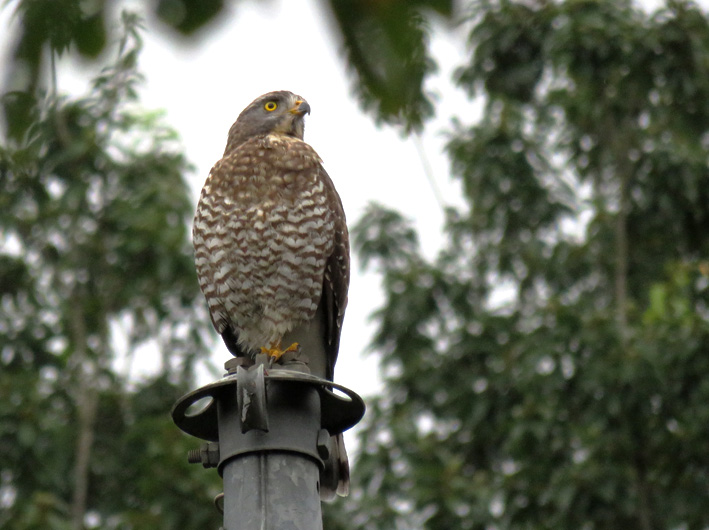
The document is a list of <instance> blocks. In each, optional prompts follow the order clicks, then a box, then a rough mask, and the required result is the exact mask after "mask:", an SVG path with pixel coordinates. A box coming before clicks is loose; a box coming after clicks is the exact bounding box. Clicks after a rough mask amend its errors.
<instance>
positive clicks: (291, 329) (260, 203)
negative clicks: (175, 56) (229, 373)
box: [192, 91, 350, 499]
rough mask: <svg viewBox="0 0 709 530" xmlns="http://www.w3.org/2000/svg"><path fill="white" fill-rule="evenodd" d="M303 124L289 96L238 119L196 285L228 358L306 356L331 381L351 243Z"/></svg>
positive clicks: (217, 183)
mask: <svg viewBox="0 0 709 530" xmlns="http://www.w3.org/2000/svg"><path fill="white" fill-rule="evenodd" d="M306 114H310V105H308V102H307V101H305V99H303V98H302V97H300V96H297V95H295V94H293V93H292V92H287V91H277V92H269V93H268V94H264V95H263V96H261V97H259V98H257V99H255V100H254V101H253V102H252V103H251V104H250V105H248V106H247V107H246V108H245V109H244V110H243V111H242V112H241V114H239V117H238V118H237V120H236V122H235V123H234V125H232V127H231V129H230V130H229V136H228V139H227V145H226V149H225V150H224V155H223V157H222V159H221V160H219V161H218V162H217V163H216V164H215V165H214V167H213V168H212V170H211V171H210V173H209V176H208V177H207V180H206V182H205V184H204V187H203V188H202V193H201V195H200V199H199V204H198V205H197V213H196V215H195V219H194V225H193V233H192V235H193V241H194V248H195V265H196V268H197V276H198V279H199V285H200V288H201V289H202V292H203V293H204V296H205V298H206V299H207V304H208V306H209V313H210V316H211V319H212V323H213V324H214V327H215V328H216V330H217V332H218V333H219V334H220V335H221V336H222V339H223V340H224V343H225V344H226V346H227V348H228V349H229V351H230V352H231V353H232V354H234V355H235V356H253V355H254V354H256V353H259V352H265V353H268V354H270V355H271V356H273V357H275V358H278V357H280V356H281V355H282V354H283V352H284V351H289V350H294V349H297V348H298V347H300V348H301V349H302V351H303V352H304V353H305V355H306V356H307V358H308V367H309V368H310V371H311V373H313V374H315V375H317V376H320V377H323V378H326V379H328V380H330V381H332V380H333V376H334V368H335V361H336V360H337V353H338V348H339V344H340V331H341V328H342V321H343V318H344V313H345V306H346V305H347V289H348V286H349V261H350V258H349V237H348V232H347V224H346V221H345V214H344V210H343V208H342V202H341V201H340V197H339V195H338V194H337V191H336V190H335V186H334V184H333V183H332V180H331V179H330V177H329V176H328V174H327V173H326V171H325V169H324V168H323V165H322V160H320V157H319V156H318V154H317V153H316V152H315V150H314V149H313V148H312V147H311V146H310V145H308V144H307V143H305V142H304V141H303V132H304V116H305V115H306ZM284 348H285V349H284ZM335 443H336V450H335V451H334V452H333V458H334V459H335V461H334V462H329V464H328V467H331V468H332V469H333V470H334V471H333V472H334V473H336V475H337V480H338V483H337V491H336V493H338V494H339V495H343V496H344V495H346V494H347V492H348V489H349V465H348V461H347V453H346V451H345V446H344V441H343V440H342V435H341V434H340V435H339V436H338V437H337V438H336V442H335ZM323 486H325V484H323ZM323 489H324V488H323ZM332 493H333V492H329V491H321V496H322V497H323V498H326V499H327V498H331V497H332V496H333V495H332Z"/></svg>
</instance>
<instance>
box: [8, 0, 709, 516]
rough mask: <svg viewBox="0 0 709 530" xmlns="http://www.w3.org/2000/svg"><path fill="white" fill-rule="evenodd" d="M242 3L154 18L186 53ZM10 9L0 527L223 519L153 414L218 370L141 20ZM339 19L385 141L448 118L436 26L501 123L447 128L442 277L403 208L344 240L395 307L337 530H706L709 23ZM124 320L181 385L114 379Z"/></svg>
mask: <svg viewBox="0 0 709 530" xmlns="http://www.w3.org/2000/svg"><path fill="white" fill-rule="evenodd" d="M233 3H234V4H238V2H233ZM224 4H226V2H223V1H219V0H217V1H196V0H194V1H191V0H164V1H163V0H159V1H158V0H156V1H154V2H152V3H151V4H150V6H151V7H150V8H151V9H152V10H153V12H154V13H156V14H157V17H158V19H159V20H161V21H162V22H164V23H165V24H167V25H168V26H169V27H172V28H174V29H175V30H176V31H177V32H178V33H179V34H182V35H184V36H185V38H196V37H198V36H199V31H198V30H199V28H201V27H204V25H205V24H206V23H207V22H208V21H210V20H214V19H215V17H217V16H219V14H220V13H221V12H223V7H224ZM10 5H12V6H14V7H15V9H16V10H17V11H16V12H17V14H18V17H19V20H20V21H21V24H20V32H19V33H18V35H17V38H16V41H15V49H14V50H15V51H14V55H13V58H12V64H11V65H10V68H11V75H9V76H8V79H9V84H8V85H7V87H6V88H5V90H4V91H3V96H2V103H3V109H4V112H5V114H4V115H5V126H6V131H7V136H6V138H5V145H3V146H2V151H1V152H0V155H1V158H0V177H1V178H2V185H3V187H2V189H3V193H2V195H0V200H1V201H2V208H0V230H1V233H2V237H3V241H4V242H5V246H4V247H3V248H4V250H3V252H2V253H0V302H1V303H2V306H3V313H2V315H1V316H0V329H2V333H1V334H0V341H2V344H0V385H1V386H0V388H1V389H2V390H1V392H0V395H2V396H3V397H6V396H7V397H6V398H5V399H3V400H2V403H0V452H1V453H2V454H3V455H4V456H5V458H4V459H3V463H2V464H0V508H2V510H0V526H6V525H7V524H10V522H11V523H12V528H13V529H14V528H17V529H18V530H24V529H34V528H57V529H63V528H73V529H78V528H81V527H82V525H86V526H90V527H101V528H134V529H139V528H146V529H147V528H182V529H189V528H205V527H206V526H210V527H214V528H216V527H217V526H218V518H216V519H215V515H216V514H215V513H213V512H214V510H213V509H212V508H211V507H210V506H209V501H208V499H209V498H210V497H211V496H213V494H214V493H215V491H214V490H213V488H214V484H213V481H211V479H210V480H208V479H209V477H207V476H206V474H204V473H203V472H201V470H186V465H185V464H184V453H185V438H184V437H182V436H181V435H180V433H179V432H178V431H177V429H176V428H175V427H173V426H172V425H171V424H169V420H168V419H167V416H166V415H165V411H166V410H168V409H169V407H170V405H171V404H172V403H173V402H174V399H175V398H176V397H177V396H179V395H180V394H181V393H182V392H184V391H185V390H186V389H187V388H188V385H189V373H190V367H191V365H192V363H193V362H194V361H195V356H194V354H195V352H199V351H204V346H203V343H204V339H203V338H202V337H200V336H199V335H194V334H193V333H191V330H192V329H193V328H192V327H189V326H185V323H186V322H193V321H195V320H199V319H204V315H203V314H201V313H200V311H201V310H200V308H202V307H203V304H202V303H201V301H200V300H199V297H198V294H197V287H196V286H197V284H196V281H195V280H194V276H193V274H194V273H193V272H192V263H191V257H190V250H189V244H188V237H187V228H186V227H187V225H188V221H187V220H188V218H189V216H190V215H191V205H190V204H189V201H188V200H187V199H186V197H187V195H186V191H185V186H184V181H183V175H184V173H185V171H187V168H188V164H187V162H186V161H185V160H184V158H183V157H182V156H181V155H180V154H179V148H178V147H177V146H176V144H175V139H176V138H175V134H174V132H173V131H171V130H170V129H169V128H167V127H166V126H165V125H164V124H163V123H162V122H161V120H160V117H159V116H158V115H156V114H154V113H146V112H144V111H136V109H135V106H131V105H126V102H128V103H130V102H131V101H134V100H135V90H134V86H135V82H136V81H137V79H138V74H137V73H136V72H135V68H134V66H135V57H136V55H137V54H138V53H139V48H140V37H139V33H138V32H137V30H136V25H135V20H134V19H132V18H131V17H130V16H126V17H124V19H123V21H124V24H123V26H122V27H123V29H121V30H120V31H121V33H119V34H118V33H117V34H116V35H113V34H112V33H111V32H113V31H118V29H117V28H118V25H117V24H114V23H113V18H115V17H116V14H115V12H114V11H113V10H114V9H115V6H113V5H112V4H109V3H108V2H103V1H101V0H99V1H95V2H79V1H78V0H18V1H16V2H14V3H11V4H10ZM323 5H324V6H325V7H326V8H327V9H328V10H329V12H330V13H331V14H332V16H333V20H334V21H335V23H336V27H337V28H338V36H339V38H341V43H342V46H343V50H344V52H345V56H346V58H347V61H348V65H349V67H350V70H351V72H352V74H353V78H354V85H353V86H354V90H355V92H356V93H357V95H358V97H359V99H360V101H361V103H362V106H363V108H364V109H365V110H367V111H368V112H370V113H371V114H372V116H373V117H374V118H375V119H376V120H377V121H379V122H380V123H385V124H390V125H395V126H397V127H399V128H401V129H402V130H403V131H407V132H410V131H415V130H419V129H421V128H422V127H424V126H425V124H426V120H427V118H430V117H431V116H432V115H433V114H434V113H435V104H434V98H433V97H432V95H431V94H429V93H428V92H427V91H426V89H425V83H426V80H427V78H428V77H429V76H430V75H431V74H432V73H434V72H435V71H436V62H435V60H434V58H433V56H432V54H431V52H430V47H429V41H430V38H431V35H432V31H433V30H432V27H433V26H434V25H436V24H437V23H438V22H439V21H441V20H443V21H450V20H454V19H460V21H461V23H463V24H464V27H465V28H468V29H469V42H468V49H469V57H468V60H467V61H466V62H465V63H464V64H461V65H460V68H459V69H458V71H457V73H456V78H455V80H456V82H457V84H458V86H459V87H460V88H461V89H462V90H464V91H466V93H467V94H468V95H469V97H470V98H471V99H476V100H477V101H480V102H481V103H480V104H481V105H484V110H485V112H484V113H483V118H482V119H481V120H480V121H479V122H475V123H470V122H468V121H467V119H466V117H465V116H460V117H458V119H457V120H455V121H454V123H452V125H451V127H450V130H449V131H448V134H449V138H450V139H449V142H448V148H447V154H448V156H449V158H450V160H451V162H452V167H453V175H452V176H453V178H455V179H457V180H458V181H459V182H460V183H461V189H462V192H463V199H464V201H465V206H464V207H459V208H453V207H450V208H447V210H446V216H447V224H446V229H445V242H444V244H443V247H442V250H441V251H440V253H439V255H438V256H437V257H436V258H435V259H433V260H429V259H426V258H425V257H424V256H423V255H422V253H421V251H420V249H419V247H418V241H417V234H416V232H415V230H414V229H413V228H412V223H411V222H410V220H409V219H408V218H407V215H406V213H399V212H393V211H389V210H386V209H384V208H382V207H379V206H376V205H372V207H371V209H370V211H369V212H367V215H366V216H365V217H364V218H363V219H362V220H361V221H360V222H359V223H358V225H357V227H356V229H355V230H354V235H355V238H354V241H355V247H356V250H357V252H359V255H360V257H361V258H362V259H363V261H364V263H365V266H367V267H369V268H374V269H376V270H377V271H379V272H380V273H381V275H382V281H383V287H384V289H385V292H386V301H385V303H384V305H383V306H382V307H381V308H379V310H378V311H377V312H376V313H375V315H374V318H375V319H376V322H377V324H378V329H377V334H376V337H375V340H374V343H373V345H372V346H373V349H374V350H375V351H376V352H377V354H378V355H380V356H381V360H382V368H383V372H384V377H385V383H386V388H387V392H386V395H384V396H382V397H380V398H378V399H376V400H373V402H371V403H370V404H369V411H368V415H367V417H366V419H365V426H364V428H363V429H362V434H361V440H362V445H363V452H362V454H361V455H360V457H359V458H358V462H357V465H356V468H355V469H354V470H353V477H354V486H355V487H354V491H353V494H352V496H351V497H350V498H349V499H348V500H347V501H346V503H344V504H343V503H340V504H335V505H332V506H328V507H327V511H326V528H328V529H330V530H333V529H335V528H343V529H344V528H348V529H351V528H362V529H368V530H370V529H371V530H374V529H386V530H390V529H392V528H399V529H409V528H411V529H413V528H429V529H446V530H447V529H450V528H460V529H466V528H474V529H488V528H497V529H508V528H509V529H513V528H555V529H556V528H582V529H592V528H629V529H633V528H637V529H640V530H650V529H661V528H703V527H705V526H707V525H709V515H708V514H707V513H706V509H705V508H704V507H705V505H706V504H707V503H708V502H709V498H708V497H709V489H708V488H707V485H708V484H709V447H708V446H709V405H707V403H709V383H707V382H705V381H704V377H703V375H704V374H705V373H707V372H708V371H709V355H708V353H709V307H708V303H709V242H708V239H707V237H706V236H705V234H707V233H709V178H708V177H709V174H708V173H709V169H708V168H709V166H708V163H709V21H708V19H707V16H706V14H705V13H704V12H703V11H702V10H701V9H699V8H698V7H697V6H696V5H695V4H694V3H693V2H690V1H686V0H668V1H667V2H665V3H664V4H663V5H662V6H661V7H660V8H659V9H658V10H657V11H655V12H652V13H648V12H647V11H644V10H642V9H640V8H639V7H638V6H637V5H636V4H634V3H632V2H630V1H629V0H593V1H591V0H569V1H565V2H552V1H545V0H536V1H524V2H523V1H518V2H514V1H509V0H507V1H506V0H471V1H469V2H463V3H461V5H459V6H458V9H457V10H455V11H454V9H453V2H452V0H448V1H445V0H428V1H426V0H417V1H405V0H390V1H387V2H372V1H367V0H357V1H347V0H328V1H325V0H323ZM437 27H439V26H437ZM116 38H120V39H121V45H120V46H119V53H118V56H117V59H115V60H113V59H107V55H106V54H108V53H109V49H110V46H109V44H110V43H111V42H114V41H115V39H116ZM47 51H50V52H51V53H47ZM59 53H79V54H81V55H83V56H85V57H95V58H97V59H96V60H99V61H103V62H106V64H108V66H107V69H106V70H105V71H104V74H103V75H102V76H100V77H99V78H98V79H97V80H96V82H95V86H94V89H93V91H92V93H91V94H89V95H88V96H87V97H86V98H83V99H79V100H67V99H63V98H61V97H60V96H56V95H53V94H51V91H49V92H48V91H47V84H48V83H47V77H49V72H51V68H49V65H47V64H44V62H45V61H46V60H47V58H48V57H49V58H51V57H52V56H53V55H54V54H59ZM48 95H49V96H51V97H48ZM444 96H445V95H444ZM136 204H137V205H140V207H136V206H135V205H136ZM126 279H130V281H129V282H126ZM116 321H119V322H122V323H123V325H124V327H125V328H126V329H127V330H128V336H129V347H128V349H129V350H130V351H134V349H135V347H136V346H137V345H139V344H142V343H145V342H146V341H149V340H153V341H155V340H157V341H158V343H159V344H160V345H161V346H162V347H163V350H162V351H164V352H166V353H165V355H164V360H163V364H164V368H165V370H164V373H165V374H166V375H165V376H164V377H161V378H157V379H155V380H153V381H147V382H145V383H141V384H140V385H138V386H137V387H135V385H133V386H131V384H130V382H128V381H124V380H122V379H121V377H120V376H118V375H117V374H116V373H115V371H114V370H113V369H112V365H111V362H112V360H113V359H114V358H115V356H116V354H117V352H116V345H115V343H114V341H112V340H111V327H110V326H111V323H112V322H116ZM195 329H196V328H195ZM200 329H207V324H206V323H205V324H204V326H201V327H200ZM67 423H69V424H70V425H71V428H70V429H67V428H66V425H67ZM87 448H92V450H90V451H89V450H87ZM192 471H194V472H192ZM99 492H100V494H99Z"/></svg>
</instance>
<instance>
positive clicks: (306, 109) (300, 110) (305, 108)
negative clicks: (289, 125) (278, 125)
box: [290, 99, 310, 116]
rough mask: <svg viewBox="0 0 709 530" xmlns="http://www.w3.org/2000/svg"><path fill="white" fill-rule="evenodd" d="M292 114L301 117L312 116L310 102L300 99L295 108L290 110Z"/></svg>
mask: <svg viewBox="0 0 709 530" xmlns="http://www.w3.org/2000/svg"><path fill="white" fill-rule="evenodd" d="M290 113H291V114H298V115H300V116H304V115H305V114H310V105H308V102H307V101H305V100H304V99H298V100H296V102H295V105H293V108H292V109H290Z"/></svg>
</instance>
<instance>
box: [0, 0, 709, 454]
mask: <svg viewBox="0 0 709 530" xmlns="http://www.w3.org/2000/svg"><path fill="white" fill-rule="evenodd" d="M707 3H709V0H703V1H702V2H700V4H701V5H703V6H705V7H706V4H707ZM227 4H228V6H229V7H228V8H227V9H225V10H224V11H223V12H222V13H221V14H220V17H219V18H220V20H219V22H218V23H215V24H212V25H210V26H209V27H207V28H205V29H203V30H202V31H201V32H200V36H199V38H198V39H195V41H194V42H193V43H192V44H185V42H184V41H183V40H181V39H176V38H174V37H171V36H170V34H169V33H167V32H166V31H165V30H163V31H160V24H159V22H157V21H154V20H148V23H147V27H148V29H149V33H147V34H146V35H145V46H144V51H143V53H142V54H141V58H140V69H141V71H142V73H143V74H144V75H145V77H146V82H145V84H144V85H143V87H142V89H141V93H140V94H141V104H142V106H143V107H144V108H146V109H164V110H165V112H166V122H167V123H168V124H169V125H170V126H172V127H173V128H175V129H176V130H177V131H178V132H179V134H180V136H181V138H182V144H183V146H184V149H185V153H186V155H187V158H188V159H189V160H190V161H191V162H192V163H193V164H194V165H195V167H196V170H195V172H194V173H193V174H192V175H190V176H189V184H190V186H191V190H192V198H193V202H194V204H195V205H196V203H197V199H198V196H199V191H200V189H201V187H202V184H203V183H204V179H205V178H206V177H207V175H208V173H209V169H210V168H211V166H212V165H213V164H214V163H215V162H216V161H217V160H218V159H219V158H220V157H221V155H222V152H223V150H224V145H225V142H226V136H227V132H228V130H229V127H230V126H231V124H232V123H233V122H234V120H235V119H236V117H237V116H238V114H239V112H240V111H241V110H242V109H243V108H244V107H245V106H246V105H247V104H248V103H250V102H251V101H252V100H253V99H255V98H256V97H257V96H259V95H261V94H263V93H265V92H269V91H272V90H282V89H284V90H290V91H292V92H295V93H296V94H299V95H301V96H303V97H304V98H305V99H307V101H308V102H309V103H310V106H311V108H312V112H311V114H310V116H308V117H307V119H306V129H305V140H306V141H307V142H308V143H310V144H311V145H312V146H313V147H314V148H315V150H316V151H317V152H318V153H319V154H320V156H321V158H322V159H323V161H324V165H325V168H326V170H327V171H328V173H329V174H330V176H331V177H332V179H333V181H334V183H335V186H336V187H337V190H338V191H339V193H340V196H341V198H342V202H343V205H344V208H345V212H346V214H347V217H348V222H349V225H350V226H352V225H353V224H354V223H355V222H356V221H357V220H359V219H360V218H361V216H362V213H363V211H364V209H365V207H366V206H367V204H368V203H370V202H371V201H376V202H379V203H382V204H384V205H386V206H389V207H392V208H394V209H396V210H398V211H400V212H402V213H404V214H405V215H406V216H408V217H410V218H412V219H413V220H414V222H415V226H416V227H417V229H418V232H419V235H420V237H421V243H422V247H423V249H424V252H425V254H426V255H427V256H429V257H433V256H434V255H435V253H436V251H437V249H438V248H439V247H440V245H441V242H442V237H443V236H442V231H441V227H442V221H443V210H442V204H441V202H442V203H444V204H453V205H460V204H461V203H462V201H461V199H460V190H459V187H458V185H457V183H456V182H455V181H454V180H452V179H451V178H450V176H449V174H450V171H449V169H450V168H449V166H448V162H447V158H446V156H445V153H444V146H445V141H446V136H445V131H446V130H447V129H449V128H450V119H451V117H452V116H454V115H455V116H457V117H458V118H459V119H460V120H461V121H462V122H463V123H464V124H468V123H473V122H474V121H476V120H477V118H478V117H479V114H480V112H481V109H480V106H479V105H478V104H475V103H471V102H470V101H468V100H467V98H466V96H465V95H464V94H463V93H462V92H461V91H460V90H458V89H457V88H456V87H455V86H454V85H453V84H452V82H451V75H452V73H453V71H454V69H455V68H456V67H457V66H459V65H460V64H462V63H463V62H464V61H465V57H466V46H465V38H466V36H465V29H464V28H451V27H446V26H444V25H443V24H442V23H441V24H437V25H436V26H435V29H436V31H435V32H434V36H433V38H432V41H431V51H432V53H433V55H434V58H435V59H436V61H437V62H438V64H439V73H438V74H437V75H435V76H433V77H432V78H431V79H430V80H429V81H428V83H427V86H426V88H427V89H428V90H429V91H431V92H432V93H434V94H436V95H437V96H438V97H437V98H436V113H437V114H436V118H435V119H434V120H432V121H431V122H429V123H428V125H427V127H426V129H425V131H424V133H423V134H422V136H421V139H420V145H421V146H422V148H421V149H417V147H416V140H415V139H414V138H404V137H403V136H402V135H401V134H400V131H398V130H396V129H395V128H392V127H387V126H383V127H377V126H376V125H375V124H374V120H373V118H372V116H370V115H366V114H364V113H363V112H362V111H361V109H360V108H359V106H358V103H357V99H356V97H355V96H354V93H353V90H352V86H353V78H352V75H350V73H349V72H348V69H347V64H346V61H345V59H344V54H343V53H342V46H341V44H340V43H339V41H338V39H337V34H336V33H335V32H334V31H333V25H332V24H331V21H330V20H329V19H328V17H327V14H326V12H325V11H324V10H323V8H322V5H321V4H320V3H319V2H317V1H316V0H300V1H292V0H290V1H289V0H268V1H255V0H242V1H241V2H235V4H236V5H232V4H231V3H228V2H227ZM660 4H661V2H660V1H659V0H645V1H643V2H642V5H644V6H645V7H646V8H648V9H654V8H656V7H658V6H659V5H660ZM133 5H136V6H140V5H142V3H141V2H138V1H137V0H134V1H133ZM10 14H11V9H7V8H6V9H3V10H2V11H0V27H2V28H4V27H7V25H8V24H9V20H10ZM8 34H9V32H2V34H0V61H2V60H3V57H4V56H6V54H7V53H8V46H7V41H6V37H3V35H5V36H6V35H8ZM60 64H61V68H60V74H59V82H58V84H59V89H60V91H62V92H66V93H70V94H74V95H81V94H84V93H85V92H86V91H87V88H88V81H89V79H91V77H92V76H93V75H95V73H96V69H97V66H96V65H82V64H78V63H73V62H71V61H67V60H64V61H62V62H61V63H60ZM443 95H445V97H443ZM422 152H423V156H424V159H422V157H421V153H422ZM427 168H430V169H429V170H428V171H429V174H427ZM352 273H353V274H352V279H351V285H350V294H349V306H348V308H347V314H346V317H345V323H344V327H343V334H342V341H341V347H340V355H339V359H338V363H337V368H336V371H335V380H336V381H337V382H338V383H340V384H343V385H345V386H347V387H349V388H351V389H352V390H354V391H356V392H358V393H359V394H360V395H362V396H363V397H365V398H366V397H367V396H371V395H374V394H376V393H378V392H380V391H381V390H382V385H381V379H380V377H379V375H378V367H377V363H378V358H377V356H376V354H367V352H368V344H369V343H370V341H371V337H372V334H373V332H374V329H375V324H374V323H373V322H372V321H371V320H370V318H369V315H370V314H371V313H372V312H373V311H374V310H376V309H377V308H378V307H379V306H380V305H381V304H382V302H383V296H382V291H381V289H380V286H379V278H378V276H377V275H376V274H375V273H372V272H369V273H364V272H363V271H362V270H361V268H360V266H359V264H358V260H357V256H356V255H354V256H353V269H352ZM215 344H216V346H215V349H214V351H213V352H212V355H211V360H212V363H213V364H214V365H215V366H221V365H222V364H223V362H224V361H225V360H227V359H228V358H229V354H228V353H227V351H226V349H225V348H224V346H223V345H222V344H221V341H219V342H215ZM158 366H159V355H157V353H156V352H155V351H152V350H151V349H150V348H143V350H141V352H140V355H138V356H136V359H135V360H134V362H133V363H132V364H131V365H130V370H131V374H132V375H133V376H134V377H141V376H142V375H147V374H149V373H150V372H151V371H154V370H156V369H157V367H158ZM125 369H127V368H125ZM199 379H200V384H204V383H207V382H209V381H211V380H213V379H214V375H213V374H211V373H209V372H208V371H207V370H204V371H203V372H201V373H200V374H199ZM355 432H356V428H355ZM346 435H347V438H348V439H349V441H348V444H352V440H351V439H352V437H353V435H352V433H346Z"/></svg>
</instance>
